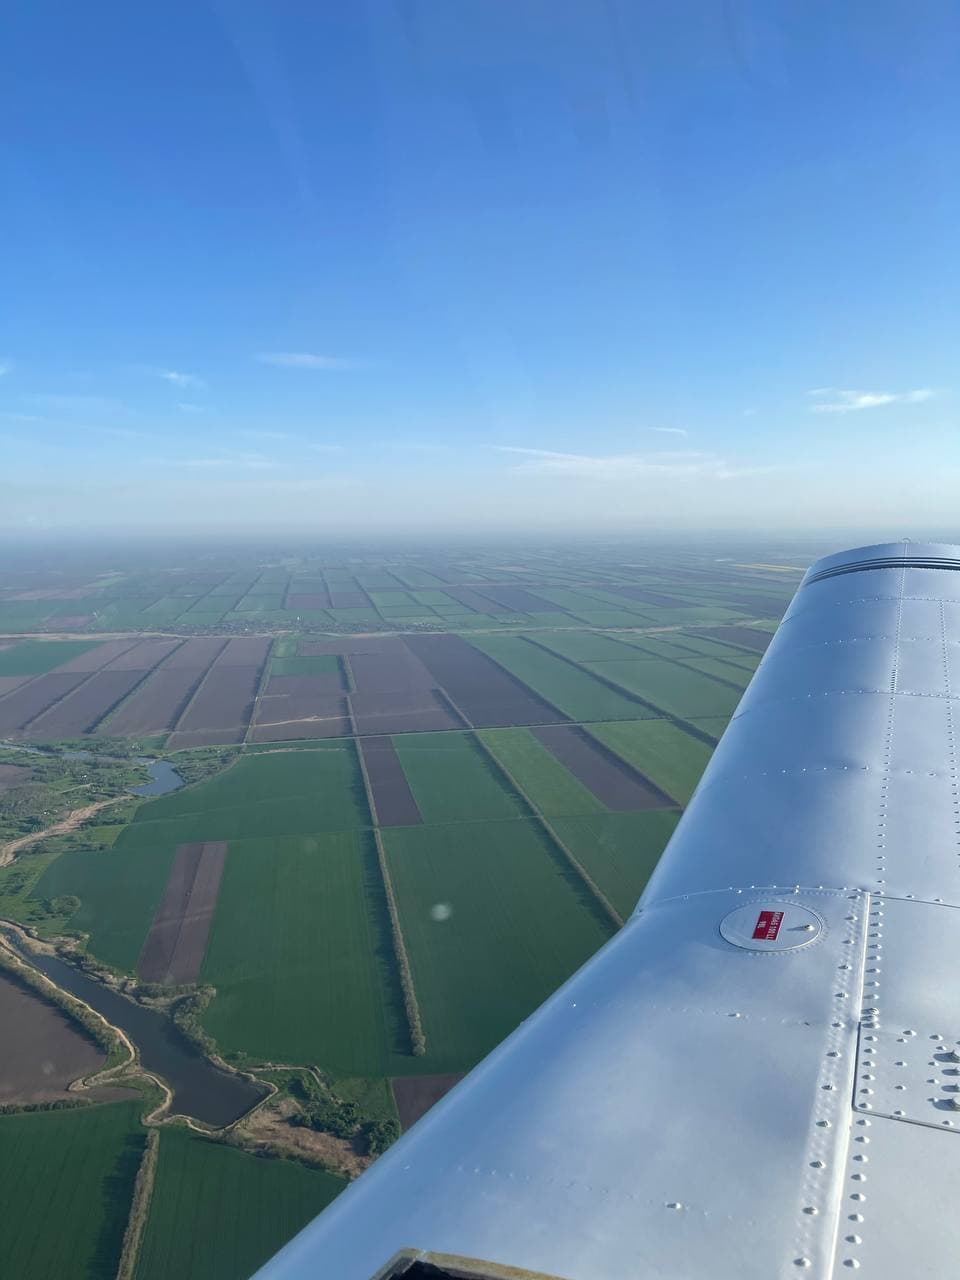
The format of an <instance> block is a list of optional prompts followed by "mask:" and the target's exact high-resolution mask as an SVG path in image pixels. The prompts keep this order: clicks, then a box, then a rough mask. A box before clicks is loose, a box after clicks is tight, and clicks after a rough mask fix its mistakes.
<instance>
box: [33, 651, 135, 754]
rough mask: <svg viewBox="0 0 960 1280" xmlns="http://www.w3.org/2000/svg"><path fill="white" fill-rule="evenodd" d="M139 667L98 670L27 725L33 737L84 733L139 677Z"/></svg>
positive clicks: (124, 694) (68, 735)
mask: <svg viewBox="0 0 960 1280" xmlns="http://www.w3.org/2000/svg"><path fill="white" fill-rule="evenodd" d="M143 676H144V673H143V672H142V671H117V670H114V669H113V668H111V669H110V670H109V671H98V672H96V673H95V674H94V675H92V676H91V677H90V678H89V679H88V680H85V681H84V682H83V684H82V685H80V686H79V688H77V689H75V690H74V691H73V692H72V693H70V694H68V695H67V697H65V698H63V699H61V701H59V702H57V703H56V704H55V705H54V706H52V707H51V708H50V710H49V711H46V712H44V714H43V715H40V716H37V718H36V720H33V721H32V722H31V724H30V727H29V732H30V734H31V735H32V736H34V737H43V738H73V737H76V736H77V735H78V734H81V733H85V732H86V731H87V730H88V729H92V728H93V726H94V725H95V724H96V723H97V722H98V721H99V720H102V719H103V717H104V716H105V715H106V714H107V712H108V711H109V710H110V708H111V707H114V706H116V704H117V703H118V702H119V701H120V699H121V698H123V697H125V696H126V695H127V694H128V693H129V692H130V690H131V689H133V688H134V686H135V685H137V684H139V683H140V681H141V680H142V679H143Z"/></svg>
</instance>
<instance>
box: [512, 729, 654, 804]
mask: <svg viewBox="0 0 960 1280" xmlns="http://www.w3.org/2000/svg"><path fill="white" fill-rule="evenodd" d="M531 733H532V734H533V735H534V737H536V738H538V739H539V740H540V741H541V742H542V743H543V745H544V746H545V747H546V748H547V750H548V751H549V752H550V754H551V755H552V756H554V757H555V759H557V760H559V761H560V763H561V764H562V765H565V766H566V767H567V768H568V769H569V770H570V772H571V773H572V774H573V776H574V777H575V778H577V779H578V780H579V781H580V782H582V783H583V785H584V786H585V787H587V788H588V789H589V790H590V791H592V792H593V794H594V795H595V796H596V797H597V799H598V800H599V801H600V802H601V803H602V804H605V805H606V806H607V808H608V809H611V810H613V812H614V813H635V812H636V811H637V810H638V809H675V808H676V807H677V802H676V801H675V800H672V799H671V798H670V796H668V795H667V793H666V792H665V791H661V790H660V788H659V787H657V786H654V784H653V783H652V782H651V781H650V780H649V779H648V778H645V777H644V776H643V775H642V774H640V773H638V772H637V771H636V770H635V769H633V768H631V767H630V765H628V764H626V763H625V762H624V761H622V760H620V759H619V757H617V756H615V755H614V754H613V752H611V751H607V750H606V748H604V747H603V746H602V745H601V744H600V743H599V742H597V741H596V740H595V739H594V738H591V737H590V736H589V735H588V734H586V733H584V731H583V730H582V729H581V728H579V726H577V725H566V724H556V725H544V726H542V727H540V728H535V729H531Z"/></svg>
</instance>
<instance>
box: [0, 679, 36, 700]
mask: <svg viewBox="0 0 960 1280" xmlns="http://www.w3.org/2000/svg"><path fill="white" fill-rule="evenodd" d="M32 679H33V676H0V698H2V697H3V695H4V694H5V693H11V692H12V691H13V690H14V689H19V688H20V686H21V685H22V684H26V683H27V681H28V680H32Z"/></svg>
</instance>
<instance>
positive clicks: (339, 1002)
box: [201, 832, 406, 1075]
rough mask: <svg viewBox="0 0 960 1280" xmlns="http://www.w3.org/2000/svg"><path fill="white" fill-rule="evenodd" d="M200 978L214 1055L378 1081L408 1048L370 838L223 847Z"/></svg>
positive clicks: (309, 839)
mask: <svg viewBox="0 0 960 1280" xmlns="http://www.w3.org/2000/svg"><path fill="white" fill-rule="evenodd" d="M201 976H202V979H203V980H204V981H205V982H210V983H213V985H214V986H215V987H216V988H217V996H216V999H215V1000H214V1001H213V1004H212V1005H211V1006H210V1008H209V1010H208V1011H207V1013H206V1015H205V1017H204V1022H205V1024H206V1026H207V1028H208V1030H209V1031H210V1033H211V1034H212V1035H213V1036H215V1037H216V1039H217V1040H218V1042H219V1044H220V1046H221V1048H222V1049H223V1050H224V1051H226V1052H231V1051H241V1052H243V1053H246V1054H249V1055H251V1056H252V1057H254V1058H259V1059H263V1060H268V1061H279V1062H313V1063H317V1064H319V1065H322V1066H323V1067H326V1068H329V1069H332V1070H337V1071H341V1072H343V1073H344V1074H352V1075H383V1074H384V1073H385V1071H386V1065H387V1057H388V1054H390V1053H391V1052H399V1053H403V1052H404V1051H405V1049H406V1036H405V1031H404V1026H403V1016H402V1006H401V1005H400V1003H399V999H398V997H397V993H396V989H395V988H396V978H395V975H394V974H393V960H392V950H391V941H390V934H389V923H388V921H387V918H386V905H385V901H384V899H383V890H382V886H381V882H380V879H379V872H378V868H377V861H376V854H375V851H374V848H373V838H372V836H370V835H369V833H356V832H340V833H338V834H334V835H331V834H320V835H313V836H301V837H299V838H296V839H293V838H287V839H276V838H273V839H261V840H239V841H236V842H231V844H230V853H229V856H228V858H227V865H226V869H225V871H224V875H223V881H222V883H221V887H220V897H219V900H218V902H217V910H216V914H215V915H214V920H213V927H212V929H211V931H210V937H209V940H208V943H207V954H206V959H205V960H204V965H203V972H202V975H201Z"/></svg>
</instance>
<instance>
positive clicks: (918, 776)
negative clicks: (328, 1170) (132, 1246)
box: [258, 543, 960, 1280]
mask: <svg viewBox="0 0 960 1280" xmlns="http://www.w3.org/2000/svg"><path fill="white" fill-rule="evenodd" d="M958 697H960V547H951V546H938V545H925V544H917V543H898V544H895V545H884V546H876V547H866V548H859V549H857V550H854V551H848V552H844V553H841V554H839V555H834V556H830V557H827V558H826V559H824V560H821V561H819V562H818V563H817V564H815V565H814V566H813V567H812V568H811V569H810V570H809V571H808V573H807V574H806V576H805V578H804V579H803V582H802V584H801V586H800V588H799V590H798V591H797V594H796V596H795V598H794V600H793V603H792V604H791V606H790V609H789V610H788V612H787V615H786V617H785V618H784V620H783V622H782V624H781V625H780V628H779V630H778V631H777V633H776V636H775V638H774V640H773V642H772V644H771V645H770V648H769V649H768V651H767V653H766V656H765V657H764V659H763V661H762V662H761V664H760V667H759V669H758V671H757V673H756V675H755V676H754V678H753V680H752V682H751V684H750V686H749V688H748V690H747V692H746V693H745V694H744V697H743V700H742V702H741V703H740V706H739V709H738V711H737V713H736V716H735V718H734V719H733V720H732V722H731V724H730V726H729V728H728V729H727V732H726V733H725V734H724V737H723V740H722V742H721V743H720V746H719V747H718V748H717V751H716V752H715V754H714V757H713V759H712V761H711V763H710V765H709V767H708V768H707V770H706V772H705V774H704V776H703V779H702V781H701V783H700V786H699V788H698V789H697V792H696V795H695V796H694V798H693V800H692V802H691V804H690V806H689V808H688V809H687V812H686V814H685V815H684V817H683V819H682V821H681V822H680V824H679V826H678V827H677V830H676V832H675V834H674V836H673V839H672V840H671V842H670V844H669V846H668V847H667V849H666V851H665V853H664V854H663V857H662V858H661V861H660V863H659V865H658V867H657V870H656V872H655V873H654V875H653V877H652V879H651V881H650V883H649V885H648V887H647V890H646V892H645V893H644V895H643V898H642V899H641V902H640V905H639V907H638V908H637V911H636V913H635V914H634V916H633V917H632V918H631V920H630V921H629V922H628V923H627V925H626V926H625V927H624V928H623V929H622V930H621V931H620V933H618V934H617V936H616V937H614V938H613V939H612V940H611V941H610V942H609V943H608V944H607V945H606V946H605V947H604V948H603V949H602V950H601V951H600V952H599V953H598V954H597V955H596V956H594V957H593V959H591V960H590V961H589V962H588V963H587V964H586V965H584V967H583V968H582V969H581V970H580V971H579V972H578V973H577V974H575V975H574V977H572V978H571V979H570V981H569V982H567V983H566V984H565V985H564V986H563V987H562V988H561V989H560V990H559V991H558V992H556V994H555V995H554V996H553V997H552V998H551V999H550V1000H548V1001H547V1002H546V1004H545V1005H543V1007H542V1008H541V1009H539V1010H538V1011H537V1012H536V1013H535V1014H534V1015H533V1016H532V1017H530V1018H529V1019H527V1021H526V1022H524V1023H523V1025H522V1026H521V1027H520V1028H519V1029H518V1030H517V1031H516V1032H514V1034H513V1035H512V1036H510V1037H509V1039H508V1040H506V1041H505V1042H504V1043H503V1044H502V1045H501V1046H500V1047H499V1048H498V1049H497V1050H496V1051H495V1052H494V1053H492V1054H491V1055H490V1056H489V1057H488V1058H487V1059H486V1061H484V1062H483V1063H482V1064H481V1065H480V1066H479V1067H477V1068H476V1070H475V1071H473V1072H472V1073H471V1074H470V1075H469V1076H468V1077H467V1078H466V1079H465V1080H464V1081H463V1082H462V1083H461V1084H460V1085H459V1086H458V1087H457V1088H456V1089H455V1090H454V1091H453V1092H452V1093H450V1094H449V1095H448V1096H447V1097H446V1098H445V1099H444V1100H443V1101H442V1102H441V1103H440V1104H439V1105H437V1106H436V1107H435V1108H434V1109H433V1110H432V1111H431V1112H430V1113H429V1114H428V1115H427V1116H425V1117H424V1119H423V1120H421V1121H420V1122H419V1123H418V1124H417V1125H416V1126H415V1127H414V1128H413V1129H412V1130H411V1131H410V1132H409V1133H408V1134H407V1135H405V1136H404V1137H403V1138H402V1139H401V1140H400V1141H399V1142H398V1143H397V1144H396V1145H395V1146H394V1147H393V1148H392V1149H391V1150H390V1151H389V1152H388V1153H387V1154H386V1155H384V1156H383V1157H382V1158H381V1159H380V1160H378V1161H377V1163H376V1164H375V1165H374V1166H373V1167H372V1168H371V1169H370V1171H369V1172H367V1173H366V1174H364V1175H363V1177H361V1178H360V1179H359V1180H358V1181H357V1182H356V1183H354V1184H353V1185H352V1186H351V1187H350V1188H349V1189H348V1190H347V1191H345V1192H344V1193H343V1195H341V1196H340V1197H339V1199H337V1200H336V1201H335V1202H334V1204H332V1205H331V1206H330V1207H329V1208H328V1209H327V1210H326V1211H325V1212H324V1213H323V1214H321V1215H320V1217H319V1218H317V1219H316V1220H315V1221H314V1222H313V1223H312V1224H310V1225H309V1226H308V1227H306V1228H305V1230H304V1231H302V1232H301V1233H300V1235H298V1236H297V1237H296V1238H295V1239H294V1240H292V1241H291V1242H290V1243H289V1244H288V1245H287V1246H286V1247H285V1248H284V1249H283V1250H282V1251H281V1252H280V1253H279V1254H278V1255H277V1257H276V1258H275V1259H273V1261H271V1262H270V1263H268V1264H267V1265H266V1266H265V1267H264V1268H263V1269H262V1270H261V1271H260V1272H259V1273H258V1274H259V1276H260V1277H262V1278H263V1280H294V1278H299V1277H304V1278H306V1277H317V1278H319V1277H322V1278H323V1280H374V1278H375V1277H376V1280H385V1278H386V1277H391V1276H400V1275H405V1276H406V1277H407V1280H419V1278H421V1277H428V1276H429V1277H434V1278H435V1280H441V1278H442V1277H461V1278H463V1277H468V1278H470V1280H475V1278H477V1280H479V1278H482V1280H503V1278H506V1277H510V1278H513V1280H519V1278H520V1277H522V1278H524V1280H534V1278H535V1277H545V1276H546V1277H561V1278H562V1280H634V1278H635V1280H648V1278H649V1277H657V1278H658V1280H661V1278H666V1280H697V1278H699V1277H707V1276H710V1277H714V1276H723V1277H728V1276H729V1277H737V1280H753V1278H754V1277H755V1278H756V1280H771V1278H772V1277H778V1278H783V1280H785V1278H786V1277H791V1276H797V1275H803V1274H807V1275H809V1276H817V1277H842V1276H846V1275H848V1274H849V1273H850V1272H851V1271H856V1270H859V1269H862V1270H863V1272H864V1274H865V1275H869V1276H872V1277H877V1276H879V1277H897V1278H898V1280H899V1278H900V1277H911V1278H913V1277H938V1278H940V1277H946V1276H948V1275H951V1274H953V1273H954V1272H955V1271H956V1270H957V1267H958V1264H960V1212H958V1193H960V913H958V912H957V907H958V906H960V770H958V760H957V734H958V732H960V712H958V707H957V699H958Z"/></svg>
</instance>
